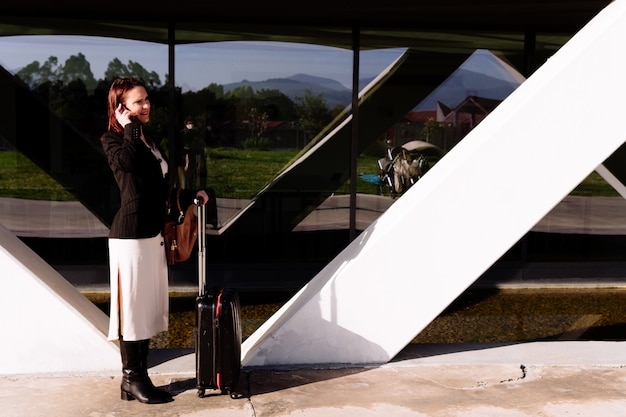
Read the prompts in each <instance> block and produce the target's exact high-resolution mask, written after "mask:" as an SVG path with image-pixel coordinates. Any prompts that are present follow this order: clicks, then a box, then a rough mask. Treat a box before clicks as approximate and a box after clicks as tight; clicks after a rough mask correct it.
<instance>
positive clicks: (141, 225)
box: [100, 122, 169, 239]
mask: <svg viewBox="0 0 626 417" xmlns="http://www.w3.org/2000/svg"><path fill="white" fill-rule="evenodd" d="M139 129H140V125H139V123H138V122H132V123H129V124H127V125H126V126H125V128H124V134H123V135H122V134H118V133H116V132H114V131H108V132H106V133H105V134H104V135H102V137H101V139H100V140H101V142H102V147H103V149H104V153H105V154H106V157H107V160H108V162H109V166H110V167H111V170H112V171H113V175H114V176H115V181H116V182H117V185H118V187H119V190H120V198H121V205H120V209H119V210H118V212H117V213H116V214H115V217H114V218H113V223H112V224H111V230H110V231H109V237H110V238H122V239H137V238H147V237H154V236H156V235H158V234H159V233H160V232H161V231H162V229H163V224H164V219H165V211H166V203H167V194H168V188H169V185H168V176H166V177H165V178H164V177H163V174H162V172H161V164H160V162H159V161H158V160H157V159H156V158H155V157H154V155H153V154H152V151H151V150H150V149H149V148H148V147H147V146H146V145H145V144H144V143H143V141H142V140H141V139H140V137H139ZM161 154H162V155H163V153H162V152H161ZM163 157H164V156H163Z"/></svg>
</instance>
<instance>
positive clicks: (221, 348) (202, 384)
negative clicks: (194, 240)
mask: <svg viewBox="0 0 626 417" xmlns="http://www.w3.org/2000/svg"><path fill="white" fill-rule="evenodd" d="M205 213H206V209H205V207H203V206H200V207H198V281H199V295H198V298H197V299H196V386H197V388H198V396H200V397H204V394H205V392H206V390H207V389H211V390H220V391H221V393H222V394H226V393H228V394H229V395H230V396H231V397H232V398H237V397H238V395H237V393H236V391H235V390H236V386H237V381H238V380H239V374H240V370H241V319H240V317H239V295H238V294H237V292H236V291H235V290H233V289H230V288H225V289H223V288H212V289H210V290H208V291H207V289H206V264H205V260H206V245H205V239H206V237H205V232H206V231H205V229H204V228H205V224H206V218H205Z"/></svg>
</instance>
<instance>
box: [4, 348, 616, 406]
mask: <svg viewBox="0 0 626 417" xmlns="http://www.w3.org/2000/svg"><path fill="white" fill-rule="evenodd" d="M151 360H152V361H154V362H157V363H155V364H154V366H153V367H151V369H150V373H151V375H152V379H153V381H154V382H155V384H157V385H159V386H163V387H166V388H167V389H168V390H169V391H170V392H172V393H174V394H175V400H174V402H172V403H169V404H159V405H146V404H140V403H138V402H137V401H131V402H125V401H121V400H120V399H119V394H120V393H119V385H120V377H119V376H117V375H116V376H111V375H75V376H71V375H56V376H20V377H4V378H0V415H1V416H3V417H18V416H19V417H31V416H32V417H40V416H41V417H43V416H47V417H64V416H68V417H69V416H89V417H105V416H154V417H159V416H168V417H170V416H172V417H174V416H176V417H202V416H207V417H235V416H258V417H262V416H291V417H295V416H298V417H319V416H333V417H348V416H350V417H352V416H359V417H368V416H385V417H390V416H393V417H402V416H442V417H444V416H445V417H491V416H493V417H537V416H546V417H552V416H564V417H565V416H588V417H598V416H626V398H625V397H626V396H625V392H626V366H625V365H626V342H532V343H519V344H505V345H500V346H490V345H417V346H411V347H410V348H407V349H405V350H404V351H403V352H402V353H401V354H400V355H399V356H398V357H397V358H396V360H394V361H393V362H391V363H389V364H384V365H381V366H371V367H324V366H320V367H307V368H300V369H299V368H283V369H280V368H274V369H244V372H243V374H242V378H241V381H240V385H239V389H238V390H239V391H240V392H241V394H242V398H240V399H232V398H230V397H229V396H228V395H219V393H212V392H209V394H210V395H208V396H206V397H204V398H200V397H198V396H197V391H196V389H195V374H194V366H195V365H194V360H195V359H194V355H193V353H190V352H188V351H177V350H163V351H154V352H152V354H151Z"/></svg>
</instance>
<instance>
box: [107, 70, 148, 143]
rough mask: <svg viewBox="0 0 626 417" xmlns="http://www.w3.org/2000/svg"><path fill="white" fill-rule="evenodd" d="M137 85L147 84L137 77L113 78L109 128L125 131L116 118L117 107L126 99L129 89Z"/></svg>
mask: <svg viewBox="0 0 626 417" xmlns="http://www.w3.org/2000/svg"><path fill="white" fill-rule="evenodd" d="M135 87H143V88H146V86H145V85H144V84H143V83H142V82H141V81H139V80H138V79H137V78H117V79H115V80H113V83H112V84H111V88H110V89H109V99H108V110H109V126H108V130H113V131H114V132H117V133H124V129H123V128H122V126H121V125H120V124H119V122H118V121H117V119H116V118H115V109H117V106H118V105H119V104H120V103H122V102H123V101H124V98H125V97H124V96H125V95H126V93H127V92H128V91H129V90H132V89H133V88H135Z"/></svg>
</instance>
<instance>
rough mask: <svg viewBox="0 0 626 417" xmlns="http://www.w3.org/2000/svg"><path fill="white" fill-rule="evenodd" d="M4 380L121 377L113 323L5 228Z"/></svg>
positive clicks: (0, 232)
mask: <svg viewBox="0 0 626 417" xmlns="http://www.w3.org/2000/svg"><path fill="white" fill-rule="evenodd" d="M0 265H1V278H0V332H1V335H0V375H16V374H42V373H43V374H57V373H62V374H67V373H83V374H84V373H103V372H104V373H106V374H111V375H117V374H119V373H120V372H121V371H120V369H121V360H120V354H119V349H118V347H117V345H116V344H113V343H110V342H108V341H107V340H106V331H107V330H108V317H107V315H106V314H104V313H103V312H102V311H100V310H99V309H98V308H97V307H96V306H95V305H94V304H93V303H91V302H90V301H89V300H87V299H86V298H85V297H84V296H83V295H82V294H81V293H80V292H79V291H78V290H77V289H76V288H74V287H73V286H72V285H70V284H69V283H68V282H67V281H66V280H65V279H64V278H63V277H62V276H61V275H60V274H59V273H58V272H56V271H55V270H54V269H53V268H52V267H51V266H50V265H48V264H47V263H46V262H45V261H43V260H42V259H41V258H40V257H39V256H38V255H37V254H36V253H34V252H33V251H32V250H31V249H30V248H28V247H27V246H26V245H25V244H24V243H22V241H20V240H19V239H18V238H17V237H15V236H14V235H13V234H12V233H11V232H9V231H8V230H7V229H6V228H4V227H3V226H1V225H0Z"/></svg>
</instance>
